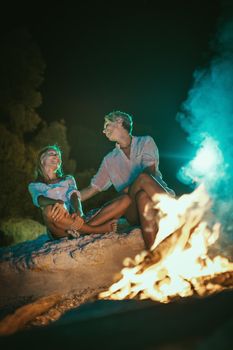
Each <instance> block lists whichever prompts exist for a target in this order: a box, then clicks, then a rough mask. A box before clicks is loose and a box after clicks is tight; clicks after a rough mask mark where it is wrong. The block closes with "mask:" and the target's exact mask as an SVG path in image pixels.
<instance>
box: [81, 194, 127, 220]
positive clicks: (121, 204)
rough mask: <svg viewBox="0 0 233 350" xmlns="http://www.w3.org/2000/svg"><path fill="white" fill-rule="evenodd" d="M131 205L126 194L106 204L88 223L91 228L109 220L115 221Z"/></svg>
mask: <svg viewBox="0 0 233 350" xmlns="http://www.w3.org/2000/svg"><path fill="white" fill-rule="evenodd" d="M130 204H131V199H130V197H129V196H128V195H127V194H123V195H121V196H120V197H117V198H115V199H113V200H112V201H111V202H107V203H106V204H105V205H104V206H103V207H102V208H101V210H100V211H99V213H98V214H97V215H95V216H94V217H93V218H92V219H90V220H89V221H88V224H89V225H91V226H98V225H101V224H103V223H105V222H106V221H108V220H110V219H117V218H119V217H121V216H122V215H123V214H125V212H126V210H127V209H128V207H129V206H130Z"/></svg>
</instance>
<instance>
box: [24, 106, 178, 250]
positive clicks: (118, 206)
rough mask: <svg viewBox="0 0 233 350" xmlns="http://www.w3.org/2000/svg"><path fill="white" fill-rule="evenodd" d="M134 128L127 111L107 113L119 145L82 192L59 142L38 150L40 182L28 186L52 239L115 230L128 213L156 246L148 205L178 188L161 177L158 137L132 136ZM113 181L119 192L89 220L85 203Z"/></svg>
mask: <svg viewBox="0 0 233 350" xmlns="http://www.w3.org/2000/svg"><path fill="white" fill-rule="evenodd" d="M132 126H133V121H132V117H131V116H130V115H129V114H127V113H124V112H121V111H114V112H111V113H109V114H108V115H107V116H105V123H104V130H103V133H104V134H105V135H106V137H107V138H108V139H109V140H110V141H113V142H116V146H115V148H114V149H113V150H112V151H111V152H110V153H108V154H107V155H106V156H105V157H104V159H103V161H102V163H101V165H100V167H99V170H98V172H97V173H96V175H95V176H94V177H93V178H92V180H91V183H90V185H89V186H88V187H87V188H84V189H82V190H81V191H80V192H79V191H78V189H77V186H76V182H75V179H74V177H73V176H71V175H66V176H64V175H63V172H62V158H61V151H60V149H59V147H58V146H56V145H53V146H47V147H45V148H43V149H42V150H41V151H40V152H39V155H38V163H37V168H36V173H37V174H36V180H35V182H31V183H30V184H29V192H30V193H31V196H32V200H33V203H34V204H35V205H36V206H37V207H40V208H41V209H42V215H43V218H44V222H45V225H46V226H47V228H48V231H49V234H50V236H51V237H52V238H54V239H59V238H61V237H65V236H69V235H71V236H73V237H78V236H79V234H82V233H85V234H89V233H106V232H112V231H116V228H117V219H118V218H119V217H121V216H123V215H124V216H125V218H126V219H127V221H128V222H129V223H130V224H132V225H140V226H141V229H142V236H143V239H144V242H145V247H146V249H150V247H151V246H152V245H153V242H154V240H155V237H156V233H157V231H158V226H157V223H156V220H155V215H156V211H155V210H154V215H152V216H151V217H145V216H144V211H145V208H146V205H148V204H149V205H150V204H152V199H151V198H152V197H153V195H155V194H156V193H167V194H168V195H172V196H174V191H172V190H171V189H169V188H168V187H167V185H166V183H165V182H164V181H163V180H162V175H161V173H160V171H159V154H158V148H157V146H156V144H155V142H154V140H153V139H152V137H150V136H132ZM111 185H113V186H114V187H115V189H116V191H117V192H119V196H118V197H117V198H116V199H114V200H112V201H111V202H108V203H106V204H105V205H104V206H103V207H102V208H101V209H99V211H97V212H96V214H95V215H93V216H92V217H90V218H89V219H88V218H87V217H85V216H84V215H83V211H82V205H81V201H85V200H87V199H89V198H91V197H93V196H94V195H96V194H97V193H98V192H101V191H105V190H107V189H108V188H109V187H110V186H111Z"/></svg>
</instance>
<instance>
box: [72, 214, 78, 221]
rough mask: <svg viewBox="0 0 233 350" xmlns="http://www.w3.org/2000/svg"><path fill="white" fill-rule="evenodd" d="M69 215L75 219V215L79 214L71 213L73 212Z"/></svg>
mask: <svg viewBox="0 0 233 350" xmlns="http://www.w3.org/2000/svg"><path fill="white" fill-rule="evenodd" d="M70 216H71V217H72V219H74V220H75V219H76V217H77V216H79V215H78V214H77V213H73V214H71V215H70Z"/></svg>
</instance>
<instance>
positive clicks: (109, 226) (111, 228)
mask: <svg viewBox="0 0 233 350" xmlns="http://www.w3.org/2000/svg"><path fill="white" fill-rule="evenodd" d="M101 228H102V229H103V233H108V232H114V233H116V231H117V219H112V220H109V221H107V222H106V223H105V224H102V225H101Z"/></svg>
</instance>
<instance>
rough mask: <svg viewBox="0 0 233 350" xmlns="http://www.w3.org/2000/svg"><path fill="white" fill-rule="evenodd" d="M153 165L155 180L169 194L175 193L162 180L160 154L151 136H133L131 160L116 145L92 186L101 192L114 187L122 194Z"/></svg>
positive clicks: (100, 168)
mask: <svg viewBox="0 0 233 350" xmlns="http://www.w3.org/2000/svg"><path fill="white" fill-rule="evenodd" d="M151 165H155V174H154V177H155V179H156V180H157V181H158V182H159V183H160V184H161V185H162V186H163V187H164V188H165V189H166V190H167V191H168V192H173V191H172V190H170V189H169V188H168V187H167V184H166V183H165V182H164V181H163V180H162V174H161V173H160V171H159V152H158V148H157V146H156V144H155V142H154V140H153V138H152V137H151V136H133V137H132V143H131V149H130V157H129V158H128V157H127V156H126V155H125V153H124V152H123V151H122V149H121V148H120V146H119V144H116V147H115V148H114V149H113V150H112V151H111V152H109V153H108V154H107V155H106V156H105V157H104V159H103V161H102V163H101V165H100V167H99V170H98V172H97V174H96V175H95V176H94V177H93V178H92V180H91V185H92V186H93V187H95V188H97V189H98V190H99V191H105V190H107V189H108V188H109V187H110V186H111V185H113V186H114V187H115V189H116V191H117V192H120V191H122V190H123V189H124V188H126V187H128V186H129V185H131V184H132V183H133V181H134V180H136V178H137V177H138V175H139V174H140V173H142V172H143V170H144V169H145V168H147V167H149V166H151Z"/></svg>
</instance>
